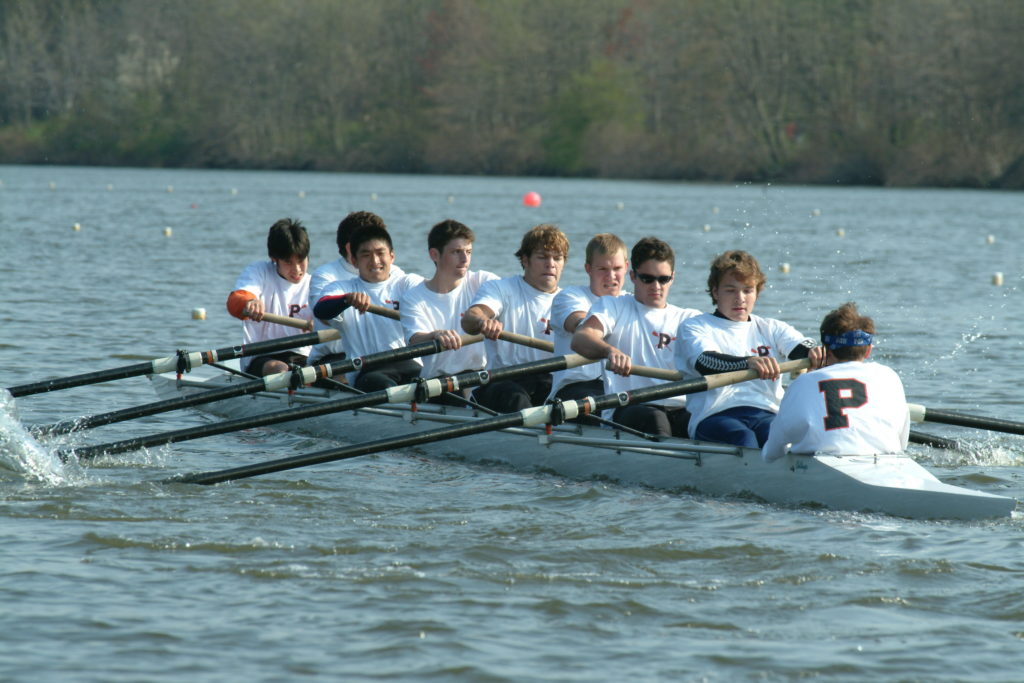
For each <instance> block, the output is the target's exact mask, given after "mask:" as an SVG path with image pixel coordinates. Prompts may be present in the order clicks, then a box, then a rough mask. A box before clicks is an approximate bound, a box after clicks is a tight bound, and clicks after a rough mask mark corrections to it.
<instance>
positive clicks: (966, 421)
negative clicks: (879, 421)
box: [907, 403, 1024, 434]
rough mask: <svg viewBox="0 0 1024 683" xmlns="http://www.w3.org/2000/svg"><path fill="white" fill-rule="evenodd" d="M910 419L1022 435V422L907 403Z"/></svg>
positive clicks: (1023, 428)
mask: <svg viewBox="0 0 1024 683" xmlns="http://www.w3.org/2000/svg"><path fill="white" fill-rule="evenodd" d="M907 408H909V409H910V419H911V420H913V421H914V422H939V423H942V424H947V425H956V426H957V427H974V428H975V429H988V430H990V431H993V432H1006V433H1007V434H1024V422H1013V421H1011V420H1000V419H997V418H994V417H984V416H983V415H967V414H964V413H957V412H953V411H951V410H936V409H935V408H927V407H925V406H923V405H920V404H919V403H908V404H907Z"/></svg>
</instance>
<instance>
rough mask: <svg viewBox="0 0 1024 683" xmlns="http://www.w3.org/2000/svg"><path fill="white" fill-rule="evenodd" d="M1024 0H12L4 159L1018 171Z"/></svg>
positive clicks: (1016, 178) (1012, 183) (588, 171)
mask: <svg viewBox="0 0 1024 683" xmlns="http://www.w3.org/2000/svg"><path fill="white" fill-rule="evenodd" d="M1022 40H1024V2H1021V1H1020V0H0V162H6V163H13V162H24V163H70V164H119V165H137V166H212V167H241V168H290V169H292V168H293V169H323V170H344V171H390V172H416V173H420V172H422V173H466V174H516V175H518V174H522V175H534V174H539V175H549V174H551V175H587V176H610V177H637V178H671V179H689V180H728V181H737V180H750V181H775V182H827V183H860V184H882V185H902V186H907V185H938V186H953V185H956V186H972V187H1007V188H1022V187H1024V135H1022V133H1024V49H1022V46H1024V43H1022Z"/></svg>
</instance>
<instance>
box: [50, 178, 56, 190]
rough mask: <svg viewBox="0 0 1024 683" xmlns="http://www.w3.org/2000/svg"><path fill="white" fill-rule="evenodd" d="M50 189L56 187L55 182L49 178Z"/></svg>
mask: <svg viewBox="0 0 1024 683" xmlns="http://www.w3.org/2000/svg"><path fill="white" fill-rule="evenodd" d="M50 189H51V190H56V189H57V183H55V182H53V181H52V180H51V181H50Z"/></svg>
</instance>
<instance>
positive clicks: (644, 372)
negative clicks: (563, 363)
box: [366, 304, 683, 382]
mask: <svg viewBox="0 0 1024 683" xmlns="http://www.w3.org/2000/svg"><path fill="white" fill-rule="evenodd" d="M366 310H367V312H368V313H373V314H375V315H379V316H382V317H384V318H391V319H392V320H399V319H400V316H399V313H398V311H395V310H392V309H390V308H384V307H383V306H375V305H373V304H370V306H369V307H368V308H367V309H366ZM498 339H500V340H501V341H507V342H509V343H512V344H519V345H520V346H529V347H530V348H531V349H538V350H540V351H547V352H549V353H554V351H555V345H554V344H553V343H552V342H549V341H546V340H544V339H537V338H535V337H528V336H527V335H525V334H516V333H515V332H507V331H505V330H502V331H501V332H500V333H498ZM595 360H598V359H595ZM630 374H631V375H636V376H638V377H650V378H653V379H663V380H667V381H669V382H676V381H678V380H681V379H683V373H681V372H679V371H678V370H666V369H664V368H651V367H647V366H646V365H634V366H633V367H632V368H631V369H630Z"/></svg>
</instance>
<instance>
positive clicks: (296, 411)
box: [57, 356, 582, 460]
mask: <svg viewBox="0 0 1024 683" xmlns="http://www.w3.org/2000/svg"><path fill="white" fill-rule="evenodd" d="M577 358H578V357H576V356H568V357H567V356H556V357H553V358H548V359H544V360H539V361H533V362H531V363H523V364H522V365H517V366H514V367H508V368H499V369H497V370H493V371H489V372H466V373H462V374H460V375H455V376H453V377H443V378H438V379H437V380H436V381H435V382H436V383H435V384H434V386H435V387H437V390H436V391H434V392H432V393H431V394H430V397H431V398H433V397H434V396H436V395H440V394H441V393H442V389H443V388H444V387H445V386H447V385H450V386H454V387H458V388H464V387H466V388H468V387H475V386H479V385H481V384H484V383H485V382H496V381H501V380H505V379H512V378H514V377H522V376H525V375H531V374H536V373H540V372H557V371H559V370H565V369H566V368H567V367H569V366H570V365H574V364H576V362H577V361H576V360H575V359H577ZM570 359H573V360H570ZM579 360H582V359H579ZM430 386H431V385H430V384H429V383H428V384H427V387H428V388H429V387H430ZM415 394H416V384H415V383H414V384H407V385H402V386H398V387H393V388H391V389H384V390H381V391H374V392H370V393H367V394H361V395H359V396H346V397H344V398H338V399H334V400H330V401H324V402H322V403H317V404H313V405H306V406H302V407H299V408H288V409H286V410H277V411H274V412H270V413H265V414H263V415H254V416H251V417H242V418H237V419H234V420H224V421H222V422H218V423H217V424H212V425H202V426H200V427H191V428H188V429H178V430H174V431H170V432H162V433H160V434H151V435H149V436H141V437H136V438H132V439H125V440H123V441H115V442H113V443H107V444H97V445H94V446H84V447H78V448H73V449H67V450H61V451H57V455H58V456H60V457H61V459H67V457H68V456H69V455H72V454H73V455H75V456H76V457H77V458H78V459H79V460H89V459H92V458H95V457H97V456H99V455H113V454H115V453H123V452H125V451H132V450H136V449H139V448H151V447H153V446H162V445H165V444H169V443H179V442H182V441H190V440H192V439H201V438H204V437H208V436H216V435H218V434H227V433H229V432H235V431H239V430H242V429H253V428H256V427H268V426H270V425H275V424H279V423H281V422H291V421H293V420H304V419H309V418H313V417H320V416H322V415H329V414H331V413H340V412H342V411H347V410H356V409H358V408H367V407H370V406H375V405H380V404H383V403H399V402H408V401H411V400H413V399H414V397H415ZM206 396H207V392H204V393H201V394H198V395H197V397H198V398H200V399H202V400H204V401H205V400H206ZM228 398H230V397H228Z"/></svg>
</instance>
